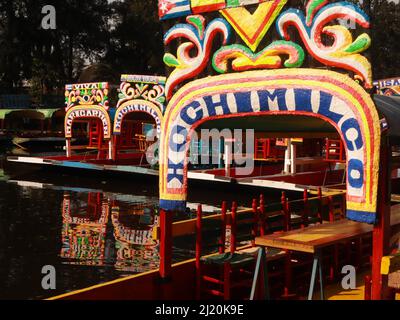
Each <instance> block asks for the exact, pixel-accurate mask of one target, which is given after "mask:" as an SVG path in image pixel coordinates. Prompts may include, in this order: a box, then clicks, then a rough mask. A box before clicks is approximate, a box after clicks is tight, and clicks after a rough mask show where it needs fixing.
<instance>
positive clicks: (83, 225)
mask: <svg viewBox="0 0 400 320" xmlns="http://www.w3.org/2000/svg"><path fill="white" fill-rule="evenodd" d="M83 196H85V197H86V198H87V200H86V201H83V200H82V199H81V198H82V195H80V196H78V197H77V198H75V199H71V195H70V194H68V193H65V194H64V199H63V203H62V217H63V228H62V244H63V245H62V249H61V257H62V258H66V259H70V261H69V263H71V264H82V265H104V263H105V262H106V261H107V260H109V259H110V257H109V256H106V250H105V247H106V246H105V243H106V234H107V222H108V215H109V204H108V200H107V199H104V198H103V195H102V194H101V193H100V192H97V193H94V192H89V193H88V194H87V195H85V194H83ZM107 251H108V252H107V253H110V250H107Z"/></svg>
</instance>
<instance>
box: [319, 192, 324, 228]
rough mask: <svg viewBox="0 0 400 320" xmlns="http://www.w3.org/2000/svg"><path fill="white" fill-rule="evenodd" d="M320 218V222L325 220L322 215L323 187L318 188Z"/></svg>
mask: <svg viewBox="0 0 400 320" xmlns="http://www.w3.org/2000/svg"><path fill="white" fill-rule="evenodd" d="M318 220H319V223H322V222H323V216H322V189H321V187H319V188H318Z"/></svg>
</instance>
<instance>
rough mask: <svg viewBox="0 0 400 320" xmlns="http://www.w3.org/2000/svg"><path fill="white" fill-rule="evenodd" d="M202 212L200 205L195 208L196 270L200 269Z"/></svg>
mask: <svg viewBox="0 0 400 320" xmlns="http://www.w3.org/2000/svg"><path fill="white" fill-rule="evenodd" d="M202 213H203V210H202V207H201V204H199V205H198V207H197V219H196V268H197V269H199V268H200V258H201V251H202V250H201V247H202V245H201V242H202V240H203V239H202V234H201V226H202V223H201V222H202V221H201V219H202V215H203V214H202Z"/></svg>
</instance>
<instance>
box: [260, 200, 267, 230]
mask: <svg viewBox="0 0 400 320" xmlns="http://www.w3.org/2000/svg"><path fill="white" fill-rule="evenodd" d="M260 221H261V226H260V235H261V236H263V235H265V230H266V228H267V226H266V221H267V218H266V216H265V203H264V195H263V194H260Z"/></svg>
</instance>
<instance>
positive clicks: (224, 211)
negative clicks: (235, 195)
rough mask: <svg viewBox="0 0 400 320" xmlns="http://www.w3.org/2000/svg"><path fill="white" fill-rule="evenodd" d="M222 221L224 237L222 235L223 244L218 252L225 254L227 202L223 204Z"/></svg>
mask: <svg viewBox="0 0 400 320" xmlns="http://www.w3.org/2000/svg"><path fill="white" fill-rule="evenodd" d="M221 219H222V235H221V240H220V241H221V243H220V247H219V250H218V252H219V253H224V252H225V242H226V201H223V202H222V206H221Z"/></svg>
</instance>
